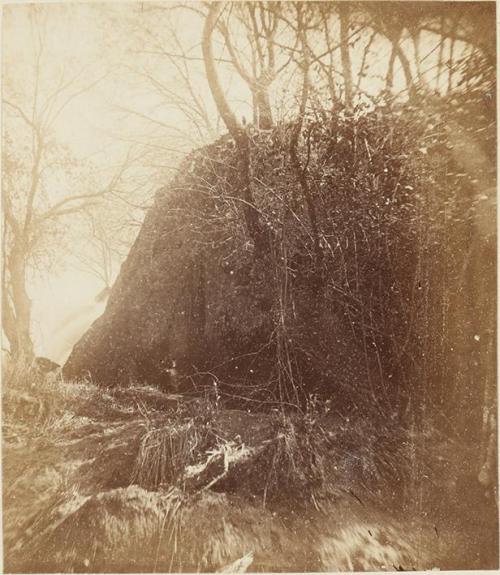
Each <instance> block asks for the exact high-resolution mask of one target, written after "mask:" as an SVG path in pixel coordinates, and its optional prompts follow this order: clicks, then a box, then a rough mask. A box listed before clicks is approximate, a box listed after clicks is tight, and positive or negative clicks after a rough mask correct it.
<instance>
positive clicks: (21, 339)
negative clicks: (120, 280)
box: [2, 8, 130, 360]
mask: <svg viewBox="0 0 500 575" xmlns="http://www.w3.org/2000/svg"><path fill="white" fill-rule="evenodd" d="M31 17H32V20H33V23H34V26H33V31H34V45H35V54H34V64H33V74H32V78H33V85H32V86H29V88H30V90H26V92H30V93H31V99H30V101H27V102H26V101H24V102H23V97H22V96H18V95H17V93H16V91H15V90H14V89H11V90H10V89H9V88H10V87H9V86H8V85H7V86H5V87H4V94H5V95H4V98H3V109H4V118H3V120H4V121H3V124H4V133H3V143H4V145H3V163H2V165H3V186H2V202H3V224H4V230H3V243H2V250H3V270H2V306H3V312H4V322H3V329H4V332H5V335H6V336H7V339H8V341H9V344H10V348H11V353H12V355H13V356H14V357H15V358H19V359H21V358H23V359H26V360H30V358H32V357H33V354H34V350H33V341H32V338H31V307H32V306H31V300H30V297H29V295H28V290H27V279H28V271H29V268H30V266H31V265H32V264H33V258H34V257H35V256H36V255H37V253H38V251H39V250H40V249H43V245H44V240H46V239H47V237H48V236H50V234H51V233H52V232H54V229H55V227H56V224H57V222H58V221H60V220H61V219H62V218H65V217H67V216H70V215H73V214H76V213H78V212H81V211H82V209H84V208H88V206H90V205H92V204H95V202H96V201H98V200H99V199H100V198H102V197H103V196H104V195H105V194H106V193H108V192H110V191H111V190H113V189H115V188H116V186H117V184H118V183H119V182H120V180H121V178H122V176H123V174H124V171H125V170H126V169H127V167H128V165H129V162H130V156H129V155H127V157H126V159H125V161H124V162H123V163H122V164H120V166H119V167H118V168H117V170H116V171H115V173H114V174H113V175H112V177H111V178H110V180H109V181H108V182H107V183H106V184H105V185H104V186H103V187H102V189H100V190H97V191H96V190H92V191H77V192H76V193H75V192H73V193H67V194H63V195H60V196H59V199H57V200H52V201H49V199H48V197H49V193H48V187H49V186H50V176H51V174H52V175H54V174H55V173H58V174H59V175H60V174H61V173H64V172H69V171H71V170H72V169H73V167H74V166H73V165H72V161H71V159H70V158H69V157H68V154H67V153H66V150H65V149H64V147H63V146H61V145H59V144H58V143H57V141H56V140H55V137H54V126H55V123H56V122H57V120H58V119H59V118H60V116H61V114H62V112H63V111H64V110H65V109H66V108H67V107H68V105H69V104H70V103H71V102H73V101H74V100H75V99H77V98H78V97H79V96H80V95H82V94H83V93H85V92H88V91H89V90H91V89H92V88H93V87H94V86H95V85H96V84H97V83H98V82H99V81H100V80H101V77H97V78H95V79H93V80H90V81H82V78H84V77H85V72H86V70H85V69H80V70H77V71H76V72H75V71H72V72H69V71H68V69H67V68H64V69H63V70H62V72H61V73H60V75H59V76H58V77H57V78H56V79H55V81H54V82H53V85H52V86H51V87H50V89H48V90H47V89H46V85H47V75H48V74H49V73H50V68H49V66H50V62H49V61H46V60H45V58H44V57H45V49H46V34H47V32H46V30H45V28H44V25H43V22H42V21H41V19H40V17H39V14H38V12H37V9H36V8H33V9H32V14H31ZM9 92H10V93H9ZM23 136H24V138H23ZM52 196H53V195H52Z"/></svg>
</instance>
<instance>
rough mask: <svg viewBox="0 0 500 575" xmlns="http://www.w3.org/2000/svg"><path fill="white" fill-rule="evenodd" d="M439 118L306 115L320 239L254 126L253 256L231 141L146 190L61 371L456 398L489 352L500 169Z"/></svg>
mask: <svg viewBox="0 0 500 575" xmlns="http://www.w3.org/2000/svg"><path fill="white" fill-rule="evenodd" d="M403 112H404V113H403ZM443 114H446V110H445V111H444V112H443V107H441V108H440V109H439V110H437V111H436V110H434V111H431V112H430V113H429V115H428V117H424V116H423V115H422V114H419V113H418V112H415V111H414V110H412V109H409V110H405V111H399V112H396V113H393V112H391V111H387V110H385V109H382V110H374V111H373V112H369V113H365V114H362V115H360V116H359V117H357V118H353V117H352V116H348V115H343V114H339V115H337V116H335V117H328V118H309V119H308V120H307V121H306V122H305V123H304V128H303V133H302V136H301V139H300V149H299V159H300V162H301V169H302V170H303V175H304V174H305V177H306V178H307V182H308V186H309V192H310V198H309V200H310V201H312V202H314V205H315V210H316V218H317V222H316V226H315V229H316V234H317V237H313V236H314V233H315V231H314V229H313V226H311V219H310V210H309V211H308V204H307V201H306V200H307V199H308V198H305V197H304V195H303V191H302V189H301V185H300V178H299V177H298V176H297V170H294V169H293V167H292V166H291V160H290V155H289V148H288V143H289V139H290V129H289V127H287V126H281V127H276V128H275V129H273V130H272V131H264V132H260V133H259V132H257V133H255V134H251V137H250V141H251V145H250V153H251V162H250V165H251V173H250V179H251V182H252V194H253V199H254V202H255V205H256V208H257V210H258V212H259V217H260V222H261V224H262V226H264V227H265V230H266V233H267V234H268V237H269V238H270V241H269V246H270V247H269V249H268V250H267V251H266V252H265V253H258V254H257V253H256V250H255V247H254V244H253V242H252V240H251V236H250V235H249V234H248V231H247V230H246V229H245V220H244V218H243V216H242V204H243V203H244V200H242V198H241V197H239V196H238V191H237V185H236V184H235V182H237V179H238V174H237V171H238V168H237V166H238V162H237V158H236V155H237V154H236V150H235V147H234V143H233V142H232V140H231V139H230V138H229V137H224V138H222V139H220V140H219V141H217V142H215V143H214V144H212V145H210V146H208V147H206V148H203V149H201V150H198V151H196V152H193V153H192V154H191V155H190V156H189V157H188V158H187V159H186V160H185V161H184V163H183V164H182V166H181V168H180V170H179V172H178V174H177V176H176V177H175V178H174V179H173V181H172V182H171V183H170V184H169V185H168V186H167V187H165V188H164V189H162V190H160V191H159V192H158V194H157V196H156V199H155V202H154V205H153V207H152V208H151V209H150V211H149V213H148V214H147V216H146V219H145V221H144V224H143V226H142V229H141V231H140V234H139V236H138V238H137V240H136V242H135V244H134V246H133V248H132V250H131V252H130V254H129V256H128V258H127V260H126V262H125V263H124V264H123V266H122V269H121V272H120V275H119V277H118V280H117V282H116V284H115V286H114V287H113V289H112V292H111V295H110V298H109V302H108V305H107V308H106V311H105V313H104V314H103V315H102V317H100V318H99V319H98V320H97V321H96V322H95V323H94V324H93V326H92V327H91V329H90V330H89V331H88V332H87V333H86V334H85V336H84V337H83V338H82V340H81V341H80V342H79V343H78V344H77V345H76V346H75V347H74V349H73V352H72V353H71V355H70V357H69V359H68V361H67V363H66V365H65V366H64V374H65V376H66V377H67V378H81V377H85V376H90V377H91V378H92V379H93V380H95V381H97V382H98V383H99V384H101V385H105V386H114V385H127V384H128V383H129V382H131V381H134V382H147V383H150V384H153V385H159V386H162V387H164V388H166V389H181V390H183V389H195V388H199V387H203V386H204V385H213V382H214V381H215V382H216V383H217V384H219V385H220V388H219V389H220V390H221V393H225V394H227V395H232V396H233V397H236V398H238V397H242V396H244V397H245V398H247V399H251V398H254V399H255V400H257V399H258V400H259V401H268V402H274V401H287V402H291V403H295V404H296V403H300V402H301V401H302V400H303V399H304V398H305V397H307V396H308V395H309V394H311V393H315V392H320V393H324V392H325V391H326V392H327V393H328V395H330V396H331V397H333V398H335V401H336V402H337V407H338V408H339V409H340V408H344V407H346V406H348V407H349V408H359V406H361V405H363V404H367V405H369V407H370V408H376V409H378V410H379V411H380V412H387V409H388V408H391V407H392V408H394V407H395V406H396V405H399V404H400V403H401V402H403V403H406V402H407V401H408V400H409V397H410V395H412V394H413V396H414V398H415V397H419V398H424V401H428V402H438V403H439V404H444V403H445V402H447V401H448V400H449V399H451V398H452V396H453V397H454V398H455V399H454V401H455V405H456V404H459V403H460V402H461V401H465V400H466V397H467V391H466V390H467V385H465V383H463V382H461V379H460V378H464V377H465V376H464V373H470V374H471V375H470V377H473V378H480V379H482V381H486V380H488V381H489V379H491V377H490V376H488V373H490V371H491V366H492V361H494V357H493V356H492V354H494V351H492V350H493V349H494V347H493V343H494V326H492V324H491V322H489V320H488V317H489V315H488V314H489V313H491V312H493V311H494V306H495V303H494V300H491V297H490V296H491V294H493V293H494V280H495V277H494V271H493V273H492V272H491V270H494V258H495V233H494V221H492V220H491V218H490V216H489V215H488V209H487V208H485V206H486V205H487V204H488V202H494V196H492V198H490V192H491V190H494V187H492V184H494V177H495V176H494V161H493V160H492V159H491V158H489V157H487V155H486V154H485V153H484V151H481V149H480V148H481V143H478V141H477V140H474V137H473V136H472V137H471V136H464V134H465V133H466V130H463V128H460V127H459V125H458V123H457V122H455V123H454V124H453V125H454V126H455V127H454V128H453V130H449V129H448V133H447V134H446V130H445V132H444V134H445V135H443V129H442V126H443V123H442V122H443V120H442V118H443ZM429 117H430V118H431V120H430V121H429ZM440 122H441V123H440ZM450 125H451V124H450ZM460 130H461V131H460ZM467 130H468V128H467ZM469 132H470V130H469ZM485 149H486V148H485ZM471 150H472V151H473V152H474V153H472V152H471ZM473 156H474V157H473ZM471 158H472V159H471ZM474 158H475V159H474ZM471 162H472V163H471ZM474 162H475V163H474ZM478 182H479V183H478ZM493 217H494V216H493ZM318 246H319V249H320V250H321V254H320V255H321V260H319V259H318V257H317V254H315V248H316V250H317V248H318ZM481 259H482V262H483V263H482V266H483V267H484V266H487V267H486V268H484V269H485V270H486V274H482V275H481V274H479V273H477V272H478V270H477V269H476V268H477V265H478V262H479V261H481ZM488 266H489V267H488ZM488 270H489V271H488ZM453 286H455V287H458V290H459V291H456V290H455V289H454V288H453ZM492 290H493V291H492ZM474 294H476V295H474ZM450 304H453V306H454V309H450ZM460 306H462V308H461V307H460ZM476 332H477V333H476ZM474 335H477V336H478V337H480V340H478V339H477V338H476V340H474ZM451 348H455V349H460V350H461V352H463V356H462V359H460V358H457V357H456V355H454V354H453V351H450V349H451ZM467 350H470V352H471V353H473V354H474V357H475V358H476V359H475V362H476V364H475V368H470V367H469V366H468V365H466V362H465V360H464V359H463V358H465V357H466V355H467V353H468V352H467ZM173 361H175V369H172V366H173ZM450 366H453V371H454V373H453V374H451V373H450V369H451V368H450ZM471 369H475V372H474V374H472V372H471ZM467 377H469V376H467ZM446 378H449V379H450V383H449V384H447V385H446V386H444V385H442V382H443V381H447V379H446ZM488 378H489V379H488ZM484 385H485V391H484V393H491V390H490V391H487V386H491V385H492V384H491V383H488V384H486V383H485V384H484ZM493 385H494V384H493ZM450 393H451V395H450ZM480 396H481V394H478V398H480ZM425 398H427V399H425ZM453 409H455V407H454V408H453Z"/></svg>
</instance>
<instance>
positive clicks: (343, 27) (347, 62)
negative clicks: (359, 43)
mask: <svg viewBox="0 0 500 575" xmlns="http://www.w3.org/2000/svg"><path fill="white" fill-rule="evenodd" d="M338 10H339V17H340V57H341V60H342V74H343V76H344V88H345V104H346V106H347V107H348V108H351V107H352V96H353V94H352V67H351V54H350V51H349V12H350V10H349V6H348V4H346V3H343V2H342V3H341V4H340V5H339V8H338Z"/></svg>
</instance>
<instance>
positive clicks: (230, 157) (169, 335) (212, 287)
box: [64, 134, 371, 399]
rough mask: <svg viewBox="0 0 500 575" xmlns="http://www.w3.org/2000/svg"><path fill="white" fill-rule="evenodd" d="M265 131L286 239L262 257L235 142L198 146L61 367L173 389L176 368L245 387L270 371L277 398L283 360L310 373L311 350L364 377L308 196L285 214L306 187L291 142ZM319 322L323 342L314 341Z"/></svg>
mask: <svg viewBox="0 0 500 575" xmlns="http://www.w3.org/2000/svg"><path fill="white" fill-rule="evenodd" d="M259 138H260V140H259V141H258V142H254V146H253V147H252V154H253V158H252V160H253V165H254V166H259V167H258V168H257V167H254V168H253V172H252V175H253V178H254V181H255V182H258V183H256V184H255V188H254V194H255V198H256V202H257V203H258V205H259V209H260V210H261V213H262V214H264V217H263V218H262V221H263V222H264V225H266V227H267V228H268V229H269V230H270V232H269V233H270V235H271V236H272V237H273V241H274V242H275V244H276V245H277V247H274V248H272V249H271V251H270V252H269V253H267V254H263V255H259V256H258V257H256V254H255V251H254V245H253V243H252V241H251V240H250V239H249V235H248V234H247V233H246V230H245V229H244V219H243V217H242V215H241V201H240V200H239V199H238V198H237V197H235V195H234V194H235V190H234V179H235V175H234V171H235V167H236V165H237V163H236V158H235V155H236V154H235V151H234V149H233V144H232V141H231V140H230V139H229V138H227V137H226V138H222V139H221V140H220V141H218V142H216V143H215V144H213V145H211V146H209V147H207V148H204V149H202V150H198V151H197V152H195V153H193V154H192V155H191V156H189V157H188V158H187V159H186V161H185V162H184V163H183V165H182V166H181V169H180V170H179V173H178V175H177V177H176V178H175V179H174V180H173V182H172V183H171V184H170V185H169V186H168V187H166V188H164V189H162V190H160V191H159V192H158V193H157V195H156V198H155V202H154V205H153V206H152V208H151V209H150V211H149V212H148V214H147V216H146V218H145V221H144V224H143V226H142V229H141V231H140V233H139V236H138V238H137V240H136V242H135V244H134V246H133V247H132V249H131V251H130V254H129V256H128V258H127V260H126V261H125V263H124V264H123V266H122V269H121V271H120V274H119V277H118V279H117V281H116V284H115V285H114V287H113V289H112V291H111V294H110V297H109V301H108V305H107V307H106V310H105V312H104V314H103V315H102V316H101V317H100V318H99V319H98V320H97V321H95V322H94V324H93V325H92V327H91V328H90V330H89V331H88V332H87V333H86V334H85V335H84V337H83V338H82V339H81V340H80V341H79V342H78V343H77V345H75V347H74V348H73V351H72V353H71V355H70V357H69V359H68V361H67V363H66V364H65V366H64V375H65V377H66V378H71V379H73V378H77V379H78V378H82V377H90V378H91V379H92V380H93V381H96V382H98V383H99V384H101V385H105V386H114V385H127V384H128V383H129V382H147V383H150V384H153V385H158V386H160V387H163V388H167V389H174V388H178V382H175V383H176V385H173V384H174V382H173V380H172V372H175V374H176V379H179V378H181V379H182V380H183V383H184V386H186V385H187V386H190V385H194V386H196V385H198V384H203V382H205V383H206V379H207V378H206V372H210V373H211V374H214V375H216V376H217V377H221V378H222V379H224V381H229V382H230V383H231V382H232V384H234V385H244V386H246V388H247V389H253V388H254V386H257V385H260V387H262V382H263V381H264V382H272V385H273V386H274V388H273V389H274V391H272V392H271V391H265V392H264V395H266V394H267V396H268V399H277V396H276V395H273V393H275V394H279V389H278V388H279V386H280V385H281V384H283V382H281V383H280V379H281V380H282V379H283V378H284V377H288V378H290V379H291V378H292V377H295V374H292V373H288V374H285V375H283V373H282V372H283V371H285V372H286V370H287V369H292V370H295V368H296V365H298V364H299V363H300V364H301V366H302V367H301V372H302V376H303V374H306V373H308V372H311V373H313V371H314V370H313V369H312V367H311V364H312V361H313V358H312V357H311V353H314V354H316V355H318V354H322V355H323V359H324V360H325V362H326V363H327V364H328V366H329V369H330V377H331V378H333V377H336V378H337V380H338V381H337V383H338V384H339V385H341V384H342V383H343V382H346V381H349V382H351V383H352V382H354V381H356V380H357V379H359V378H360V377H362V373H363V372H364V369H365V362H364V360H363V359H362V356H361V352H360V349H358V348H359V346H358V345H357V344H356V343H355V341H354V340H355V337H354V332H353V330H352V327H351V326H350V322H349V318H348V315H347V313H346V311H345V309H344V306H345V303H344V302H341V304H340V305H339V303H338V301H337V303H335V302H333V303H332V301H331V300H330V298H329V292H331V290H332V287H333V289H335V288H334V286H328V281H327V280H325V279H322V280H321V281H322V282H323V285H322V287H321V290H322V293H323V295H322V296H321V297H317V296H316V295H314V294H316V292H314V294H313V293H312V292H313V291H314V290H315V289H316V288H314V289H313V287H312V286H313V283H315V282H314V281H313V279H314V278H313V276H314V275H317V274H316V272H315V270H314V269H313V266H312V264H311V263H310V261H309V260H310V257H309V256H310V252H311V245H310V238H309V236H310V232H308V230H307V222H306V220H305V218H306V215H305V211H304V210H305V208H304V206H303V205H302V202H301V201H300V202H299V201H298V200H296V199H294V200H293V201H295V202H296V203H297V206H296V207H295V211H293V210H292V209H289V210H288V211H289V212H290V213H289V214H285V215H283V212H284V209H285V208H284V207H283V204H284V202H289V201H292V196H298V195H299V191H298V190H297V187H298V184H297V181H296V179H295V176H294V175H293V172H292V170H291V168H290V167H289V166H287V164H286V155H287V150H286V147H283V146H282V145H281V143H280V142H277V141H276V140H273V138H276V135H273V136H271V135H269V134H265V135H264V136H259ZM266 146H267V148H266ZM270 149H271V150H272V151H273V153H274V157H271V158H269V151H270ZM259 155H261V156H262V157H259ZM264 182H265V184H264ZM270 187H272V188H271V189H270ZM325 215H327V214H325ZM283 234H288V235H289V237H288V238H287V237H280V235H281V236H283ZM316 283H317V282H316ZM286 284H288V285H286ZM287 290H288V291H287ZM316 291H317V290H316ZM340 297H342V296H340ZM339 301H340V300H339ZM320 324H321V325H320ZM320 332H322V341H321V342H320V344H319V345H316V344H314V345H313V346H312V347H311V341H312V340H317V339H318V335H319V333H320ZM292 343H293V347H294V349H292V346H291V345H290V344H292ZM299 345H300V346H302V347H303V349H302V350H300V349H298V346H299ZM314 347H316V349H314ZM334 350H335V351H334ZM292 356H293V357H292ZM356 358H357V359H356ZM369 361H371V359H370V358H369ZM173 362H175V370H172V365H173ZM281 363H282V364H283V365H279V369H278V364H281ZM285 363H288V364H289V367H286V366H285ZM292 364H293V365H292ZM360 366H363V367H362V368H361V369H360ZM283 367H284V369H282V368H283ZM202 374H204V375H202ZM318 381H319V380H318ZM210 383H212V379H211V380H210ZM283 385H284V384H283ZM276 389H278V391H276ZM260 391H262V389H260ZM235 393H236V394H237V393H238V390H237V388H236V391H235Z"/></svg>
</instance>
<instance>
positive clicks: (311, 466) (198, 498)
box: [3, 374, 484, 572]
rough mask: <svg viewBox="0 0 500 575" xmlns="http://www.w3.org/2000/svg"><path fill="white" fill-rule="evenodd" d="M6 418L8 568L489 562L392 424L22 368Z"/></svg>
mask: <svg viewBox="0 0 500 575" xmlns="http://www.w3.org/2000/svg"><path fill="white" fill-rule="evenodd" d="M3 414H4V415H3V470H4V475H3V485H4V494H3V497H4V507H3V509H4V516H3V521H4V549H5V553H4V566H5V570H6V571H7V572H29V571H37V572H43V571H56V572H68V571H70V572H71V571H73V572H75V571H76V572H85V571H89V572H102V571H110V572H113V571H129V572H134V571H135V572H137V571H146V572H152V571H157V570H158V571H215V570H218V569H223V568H224V567H228V566H229V568H230V569H231V568H232V569H235V568H237V566H234V565H233V566H232V567H231V565H232V562H234V561H237V560H239V559H242V558H243V563H244V564H245V566H246V567H248V566H249V569H250V570H264V571H270V570H273V571H311V570H328V571H332V570H352V569H357V570H362V569H371V570H379V569H389V570H394V569H397V568H400V567H402V568H405V569H412V568H418V569H426V568H431V567H433V566H439V567H441V568H444V567H448V568H453V567H464V565H467V566H474V560H477V561H479V563H477V564H479V565H482V566H484V557H482V556H481V557H479V558H476V557H475V551H474V552H472V553H471V549H470V546H469V548H467V547H466V546H465V543H464V542H463V541H461V540H460V537H459V536H458V535H459V532H456V531H455V532H454V526H453V524H452V523H450V520H447V521H446V522H441V524H439V525H437V524H436V521H437V519H436V517H434V518H432V519H431V518H430V517H426V512H419V509H420V511H422V509H424V508H425V506H426V505H428V504H429V503H430V500H426V501H424V500H423V499H422V497H424V498H425V490H423V488H422V485H420V486H419V487H418V489H417V488H416V487H415V485H414V484H413V485H412V477H413V478H415V477H416V474H418V469H417V468H416V467H415V465H417V463H415V462H418V461H419V460H420V459H419V457H418V453H417V454H416V453H415V451H414V447H415V442H413V441H412V440H411V437H402V436H401V434H400V433H398V432H397V430H395V429H393V428H391V426H390V425H389V424H388V425H387V426H386V427H385V428H384V429H373V428H370V427H369V425H368V424H366V423H363V422H360V421H355V422H354V421H349V420H342V419H340V418H339V417H338V416H336V415H335V414H334V413H333V412H332V411H331V410H329V409H327V408H325V406H324V405H321V406H320V405H319V404H318V403H317V402H315V401H311V403H310V405H309V408H308V410H307V411H306V412H305V413H304V414H301V415H300V416H298V415H295V416H292V415H286V414H283V413H280V412H270V413H248V412H247V411H238V410H234V409H232V410H229V409H224V408H222V407H221V406H219V405H218V403H217V401H216V399H215V398H210V397H202V398H197V399H189V400H188V399H186V398H184V399H182V398H180V397H175V396H168V395H165V394H163V393H161V392H159V391H157V390H155V389H153V388H149V387H135V388H133V387H131V388H125V389H115V390H112V391H103V390H101V389H99V388H97V387H95V386H93V385H91V384H76V383H64V382H61V381H58V380H57V379H53V380H45V381H43V380H36V379H34V378H33V376H32V375H26V374H24V376H21V377H17V378H16V380H15V382H13V380H11V381H6V382H4V394H3ZM412 462H413V463H412ZM412 466H413V467H412ZM424 475H425V474H424ZM418 476H419V477H420V476H422V474H420V475H418ZM412 489H413V494H414V495H417V494H418V495H419V497H420V500H417V499H416V498H415V497H413V496H412V493H411V490H412ZM412 499H413V500H414V505H413V506H411V505H409V502H410V501H411V500H412ZM388 510H391V511H390V512H389V511H388ZM464 536H465V535H464ZM461 548H462V549H464V551H463V552H462V556H461V555H460V553H458V552H457V549H461ZM240 567H241V566H240Z"/></svg>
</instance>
